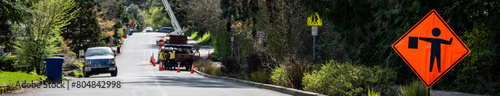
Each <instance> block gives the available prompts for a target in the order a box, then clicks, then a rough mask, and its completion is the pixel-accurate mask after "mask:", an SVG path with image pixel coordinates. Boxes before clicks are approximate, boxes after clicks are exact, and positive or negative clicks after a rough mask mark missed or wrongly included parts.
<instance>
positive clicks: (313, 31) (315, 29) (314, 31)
mask: <svg viewBox="0 0 500 96" xmlns="http://www.w3.org/2000/svg"><path fill="white" fill-rule="evenodd" d="M311 35H312V36H318V26H311Z"/></svg>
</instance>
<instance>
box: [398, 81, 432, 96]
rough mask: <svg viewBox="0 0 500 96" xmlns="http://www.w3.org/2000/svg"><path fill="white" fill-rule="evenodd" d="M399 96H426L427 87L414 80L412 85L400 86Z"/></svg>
mask: <svg viewBox="0 0 500 96" xmlns="http://www.w3.org/2000/svg"><path fill="white" fill-rule="evenodd" d="M400 90H401V93H400V94H399V96H426V95H428V93H427V87H426V86H424V84H423V83H422V82H421V81H420V80H415V81H413V82H412V83H410V84H408V85H405V86H401V89H400Z"/></svg>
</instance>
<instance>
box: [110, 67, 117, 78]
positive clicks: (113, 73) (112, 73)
mask: <svg viewBox="0 0 500 96" xmlns="http://www.w3.org/2000/svg"><path fill="white" fill-rule="evenodd" d="M116 75H118V68H116V70H115V71H113V72H111V76H112V77H116Z"/></svg>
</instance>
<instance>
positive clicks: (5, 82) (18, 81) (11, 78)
mask: <svg viewBox="0 0 500 96" xmlns="http://www.w3.org/2000/svg"><path fill="white" fill-rule="evenodd" d="M0 78H2V79H0V94H2V93H5V92H7V91H9V90H12V89H17V88H21V87H22V86H21V85H22V84H26V83H36V82H39V81H43V80H45V78H46V77H44V76H40V75H36V74H28V73H22V72H1V71H0Z"/></svg>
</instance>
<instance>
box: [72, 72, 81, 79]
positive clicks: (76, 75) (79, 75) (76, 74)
mask: <svg viewBox="0 0 500 96" xmlns="http://www.w3.org/2000/svg"><path fill="white" fill-rule="evenodd" d="M73 72H74V73H75V77H76V78H80V77H83V73H82V72H81V71H78V70H73Z"/></svg>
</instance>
